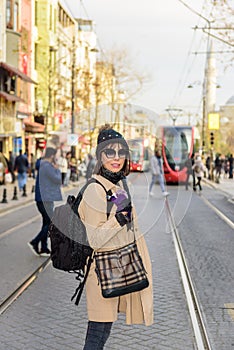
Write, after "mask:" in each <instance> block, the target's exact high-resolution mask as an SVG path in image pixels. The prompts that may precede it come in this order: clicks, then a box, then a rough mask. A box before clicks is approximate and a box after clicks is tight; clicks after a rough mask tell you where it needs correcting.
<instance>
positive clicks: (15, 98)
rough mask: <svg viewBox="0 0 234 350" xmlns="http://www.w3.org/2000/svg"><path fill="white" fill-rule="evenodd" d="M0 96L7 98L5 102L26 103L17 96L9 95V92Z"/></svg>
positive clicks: (0, 92) (2, 92) (1, 93)
mask: <svg viewBox="0 0 234 350" xmlns="http://www.w3.org/2000/svg"><path fill="white" fill-rule="evenodd" d="M0 96H2V97H3V98H5V100H7V101H11V102H25V101H24V100H23V99H22V98H20V97H18V96H15V95H11V94H8V93H7V92H4V91H0Z"/></svg>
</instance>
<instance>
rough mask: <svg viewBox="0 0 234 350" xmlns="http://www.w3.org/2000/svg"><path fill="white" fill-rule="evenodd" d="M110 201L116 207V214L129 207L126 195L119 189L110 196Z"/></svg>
mask: <svg viewBox="0 0 234 350" xmlns="http://www.w3.org/2000/svg"><path fill="white" fill-rule="evenodd" d="M110 201H111V202H113V203H114V204H115V205H116V207H117V210H116V211H117V212H120V211H121V212H123V209H125V207H126V206H128V205H129V200H128V194H127V192H126V191H125V190H122V189H119V190H117V192H116V193H114V194H112V196H111V198H110ZM125 212H126V209H125ZM123 213H124V212H123ZM124 215H125V214H124Z"/></svg>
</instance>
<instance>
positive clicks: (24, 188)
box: [22, 185, 27, 197]
mask: <svg viewBox="0 0 234 350" xmlns="http://www.w3.org/2000/svg"><path fill="white" fill-rule="evenodd" d="M22 197H27V193H26V185H24V187H23V194H22Z"/></svg>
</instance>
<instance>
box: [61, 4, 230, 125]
mask: <svg viewBox="0 0 234 350" xmlns="http://www.w3.org/2000/svg"><path fill="white" fill-rule="evenodd" d="M64 1H65V2H66V3H67V5H68V6H69V9H70V10H71V11H72V13H73V14H74V16H76V17H83V18H88V19H91V20H93V21H95V23H96V33H97V37H98V43H100V45H101V48H102V49H103V50H104V52H105V51H108V50H111V49H112V48H113V47H117V48H118V49H127V51H128V53H129V57H130V58H131V61H132V64H133V66H134V67H136V69H137V70H138V71H139V72H143V73H146V74H148V75H149V76H150V82H149V83H147V85H146V86H145V88H144V90H143V91H141V93H140V94H139V95H138V96H136V97H135V98H134V100H132V101H131V102H132V103H134V104H136V105H139V106H143V107H144V108H147V109H149V110H152V111H153V112H155V113H159V114H162V113H167V112H165V110H166V109H172V110H173V108H175V109H181V110H183V112H182V114H183V115H188V114H190V115H192V118H193V117H194V118H196V115H197V114H199V113H201V97H202V82H203V79H204V71H205V59H206V51H207V35H206V34H204V33H203V32H202V30H194V29H193V27H195V26H200V27H203V26H205V24H206V22H205V21H204V20H202V19H201V18H199V16H197V15H196V14H194V13H193V12H192V11H190V10H189V9H188V8H186V7H185V6H184V5H183V4H182V3H181V2H180V1H179V0H144V1H139V0H83V1H82V2H81V1H80V0H64ZM184 1H185V2H186V3H187V4H188V5H189V6H191V7H192V8H193V9H194V10H195V11H197V12H199V13H202V14H203V15H205V16H206V15H207V11H208V6H207V5H206V3H207V1H208V0H196V1H195V0H184ZM204 4H205V7H204ZM220 50H225V51H227V50H231V47H230V46H227V45H223V44H220V43H218V42H217V41H215V42H214V51H220ZM228 55H231V54H226V56H227V60H228V59H229V58H230V56H228ZM232 55H233V54H232ZM215 56H216V61H217V72H218V73H217V83H218V85H220V86H221V88H219V89H217V95H216V109H219V106H220V105H224V104H225V103H226V102H227V100H228V99H229V98H230V97H231V96H232V95H234V88H233V81H234V68H233V67H231V68H228V69H226V70H225V67H226V65H224V64H223V63H221V56H222V54H220V53H217V54H215ZM188 85H192V86H193V88H190V89H189V88H187V87H188ZM173 113H174V112H173ZM175 113H176V112H175Z"/></svg>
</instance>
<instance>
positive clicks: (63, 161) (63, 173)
mask: <svg viewBox="0 0 234 350" xmlns="http://www.w3.org/2000/svg"><path fill="white" fill-rule="evenodd" d="M58 166H59V170H60V171H61V179H62V185H63V186H64V185H65V178H66V175H67V168H68V164H67V158H66V155H65V153H64V152H63V151H61V155H60V157H59V159H58Z"/></svg>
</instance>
